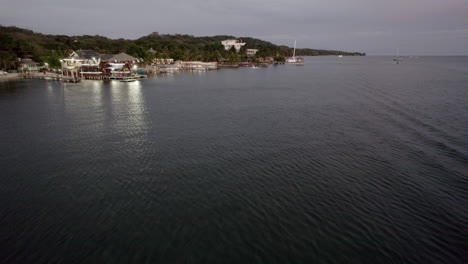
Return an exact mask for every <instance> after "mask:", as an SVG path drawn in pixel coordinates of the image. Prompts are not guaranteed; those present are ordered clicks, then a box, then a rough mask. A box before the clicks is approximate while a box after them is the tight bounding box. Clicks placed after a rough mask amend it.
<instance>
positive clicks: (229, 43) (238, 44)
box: [221, 39, 246, 52]
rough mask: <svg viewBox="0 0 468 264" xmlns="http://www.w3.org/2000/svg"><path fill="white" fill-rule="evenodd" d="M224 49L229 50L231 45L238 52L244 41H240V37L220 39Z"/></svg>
mask: <svg viewBox="0 0 468 264" xmlns="http://www.w3.org/2000/svg"><path fill="white" fill-rule="evenodd" d="M221 44H223V46H224V49H225V50H230V49H231V48H232V47H234V48H235V49H236V52H239V51H240V49H241V47H242V46H244V45H245V44H246V43H245V42H242V40H240V39H227V40H223V41H221Z"/></svg>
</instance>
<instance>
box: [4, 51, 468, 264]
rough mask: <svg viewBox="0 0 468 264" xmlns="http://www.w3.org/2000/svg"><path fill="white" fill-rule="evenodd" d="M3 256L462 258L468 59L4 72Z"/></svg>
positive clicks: (112, 259) (453, 263)
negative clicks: (134, 75)
mask: <svg viewBox="0 0 468 264" xmlns="http://www.w3.org/2000/svg"><path fill="white" fill-rule="evenodd" d="M0 122H1V123H0V255H1V259H0V262H1V263H5V264H6V263H8V264H10V263H67V264H68V263H267V264H273V263H281V264H285V263H373V264H375V263H424V264H428V263H450V264H458V263H459V264H464V263H466V261H467V259H468V253H467V244H468V239H467V238H468V233H467V230H468V210H467V205H468V192H467V190H468V57H419V58H405V59H404V61H402V63H401V64H395V63H394V62H393V61H392V58H391V57H344V58H338V57H308V58H306V61H305V65H304V66H302V67H301V66H293V65H278V66H269V67H267V68H259V69H254V68H239V69H221V70H218V71H208V72H199V73H190V72H185V73H181V74H173V75H159V76H155V77H151V78H147V79H142V80H140V81H137V82H132V83H121V82H118V81H109V82H102V81H82V82H81V83H78V84H62V83H60V82H53V81H49V82H47V81H42V80H18V81H2V82H0Z"/></svg>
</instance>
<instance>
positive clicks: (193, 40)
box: [0, 26, 365, 69]
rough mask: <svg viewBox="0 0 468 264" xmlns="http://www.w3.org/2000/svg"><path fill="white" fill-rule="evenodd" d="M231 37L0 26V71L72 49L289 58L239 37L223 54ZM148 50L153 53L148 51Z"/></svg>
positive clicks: (279, 49) (309, 52) (52, 61)
mask: <svg viewBox="0 0 468 264" xmlns="http://www.w3.org/2000/svg"><path fill="white" fill-rule="evenodd" d="M232 38H236V37H234V36H210V37H195V36H191V35H180V34H175V35H169V34H168V35H160V34H150V35H148V36H144V37H141V38H139V39H136V40H129V39H122V38H120V39H110V38H107V37H103V36H89V35H84V36H66V35H46V34H41V33H36V32H33V31H31V30H28V29H22V28H18V27H13V26H10V27H4V26H0V68H4V69H10V68H14V66H15V61H16V59H17V58H26V57H30V58H32V59H34V60H35V61H38V62H48V63H49V65H51V66H58V65H57V64H58V59H59V58H63V57H64V56H67V55H68V54H69V53H70V52H71V51H72V50H79V49H85V50H95V51H97V52H99V53H104V54H114V53H119V52H127V53H128V54H130V55H132V56H135V57H138V58H141V59H142V60H143V61H144V62H148V61H150V60H151V59H153V58H155V57H160V58H173V59H175V60H202V61H216V60H219V59H221V58H222V59H225V60H227V61H231V62H235V61H239V60H241V59H243V58H245V50H246V49H258V50H259V51H258V53H257V56H258V57H269V56H271V57H284V56H291V55H292V53H293V50H292V48H290V47H286V46H277V45H274V44H272V43H270V42H267V41H263V40H260V39H255V38H250V37H242V38H241V39H242V40H243V41H244V42H246V43H247V44H246V45H245V46H244V47H243V48H242V49H241V52H240V53H239V54H233V52H231V51H225V50H224V48H223V46H222V45H221V41H222V40H225V39H232ZM150 48H152V49H153V50H154V51H156V52H155V53H152V52H148V50H149V49H150ZM338 54H342V55H365V54H361V53H349V52H342V51H329V50H315V49H296V55H298V56H301V55H302V56H316V55H338Z"/></svg>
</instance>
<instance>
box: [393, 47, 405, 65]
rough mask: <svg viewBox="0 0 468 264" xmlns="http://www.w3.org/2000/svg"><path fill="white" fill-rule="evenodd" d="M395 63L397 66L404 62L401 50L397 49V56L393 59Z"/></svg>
mask: <svg viewBox="0 0 468 264" xmlns="http://www.w3.org/2000/svg"><path fill="white" fill-rule="evenodd" d="M393 61H394V62H396V64H400V62H401V61H403V58H402V57H400V49H397V55H396V57H393Z"/></svg>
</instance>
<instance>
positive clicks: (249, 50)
mask: <svg viewBox="0 0 468 264" xmlns="http://www.w3.org/2000/svg"><path fill="white" fill-rule="evenodd" d="M257 51H258V49H247V51H246V52H247V56H249V57H251V56H255V54H256V53H257Z"/></svg>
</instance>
